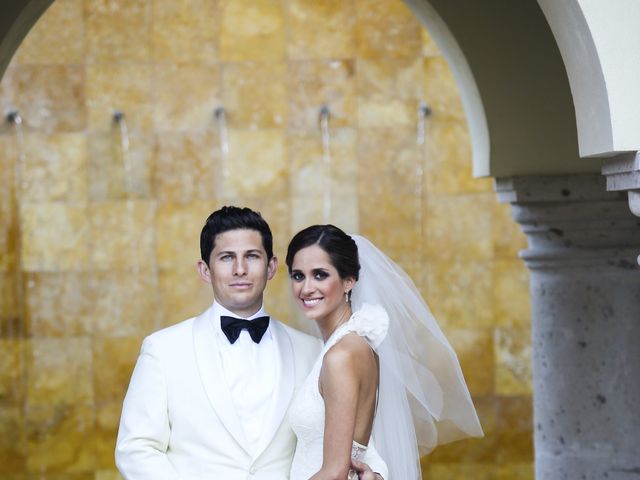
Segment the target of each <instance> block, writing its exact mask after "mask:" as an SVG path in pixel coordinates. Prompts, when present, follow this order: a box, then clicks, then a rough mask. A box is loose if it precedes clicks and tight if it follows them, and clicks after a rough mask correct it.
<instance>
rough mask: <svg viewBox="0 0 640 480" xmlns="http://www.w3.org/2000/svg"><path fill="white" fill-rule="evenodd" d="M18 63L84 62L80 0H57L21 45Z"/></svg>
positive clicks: (82, 21) (15, 60)
mask: <svg viewBox="0 0 640 480" xmlns="http://www.w3.org/2000/svg"><path fill="white" fill-rule="evenodd" d="M13 61H14V62H15V63H18V64H39V65H52V64H76V65H77V64H81V63H83V61H84V11H83V1H82V0H56V1H55V2H54V3H53V4H51V6H50V7H49V8H48V9H47V10H46V12H45V13H44V14H43V15H42V17H40V18H39V19H38V21H37V22H36V24H35V25H34V26H33V28H32V29H31V30H30V31H29V34H28V35H27V36H26V38H25V39H24V41H23V42H22V43H21V44H20V47H19V48H18V50H17V52H16V55H15V57H14V60H13Z"/></svg>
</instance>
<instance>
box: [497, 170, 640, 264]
mask: <svg viewBox="0 0 640 480" xmlns="http://www.w3.org/2000/svg"><path fill="white" fill-rule="evenodd" d="M496 191H497V194H498V199H499V200H500V201H501V202H503V203H509V204H511V207H512V215H513V218H514V219H515V220H516V221H517V222H518V223H519V224H520V225H521V226H522V230H523V232H524V233H525V234H526V235H527V239H528V241H529V248H527V249H526V250H524V251H522V252H520V256H521V258H522V259H523V260H524V261H525V262H526V263H527V265H528V267H529V268H530V269H544V268H563V267H564V268H579V267H614V268H627V269H635V268H637V265H636V262H635V258H636V257H637V255H638V252H639V251H640V219H638V218H636V217H634V216H633V215H632V214H631V213H630V212H629V209H628V207H627V198H626V192H623V191H607V188H606V179H605V178H604V177H603V176H602V175H598V174H578V175H553V176H547V175H540V176H537V175H527V176H521V177H509V178H499V179H496Z"/></svg>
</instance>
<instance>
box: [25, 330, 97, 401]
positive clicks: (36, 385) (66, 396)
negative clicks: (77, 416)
mask: <svg viewBox="0 0 640 480" xmlns="http://www.w3.org/2000/svg"><path fill="white" fill-rule="evenodd" d="M26 362H27V380H28V384H27V405H28V406H29V407H36V406H44V405H56V404H63V403H64V404H75V405H90V404H91V403H93V401H94V393H93V374H92V372H93V368H92V360H91V342H90V340H89V339H87V338H84V339H83V338H65V339H34V340H31V341H30V342H29V345H28V349H27V358H26Z"/></svg>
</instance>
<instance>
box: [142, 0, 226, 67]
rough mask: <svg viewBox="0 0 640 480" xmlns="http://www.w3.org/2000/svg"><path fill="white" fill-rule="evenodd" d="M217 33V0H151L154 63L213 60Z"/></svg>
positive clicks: (216, 51)
mask: <svg viewBox="0 0 640 480" xmlns="http://www.w3.org/2000/svg"><path fill="white" fill-rule="evenodd" d="M219 32H220V10H219V5H218V2H217V1H209V0H187V1H182V2H176V1H174V0H153V25H152V51H153V59H154V60H155V61H156V62H211V61H214V60H217V55H218V36H219Z"/></svg>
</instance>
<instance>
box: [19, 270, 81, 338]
mask: <svg viewBox="0 0 640 480" xmlns="http://www.w3.org/2000/svg"><path fill="white" fill-rule="evenodd" d="M90 278H91V275H90V274H88V273H85V272H30V273H28V274H27V275H26V282H25V317H26V332H27V334H28V335H29V336H30V337H73V336H83V335H90V334H91V331H92V324H91V318H92V313H93V303H92V298H91V297H92V295H91V291H90V285H89V280H90Z"/></svg>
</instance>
